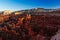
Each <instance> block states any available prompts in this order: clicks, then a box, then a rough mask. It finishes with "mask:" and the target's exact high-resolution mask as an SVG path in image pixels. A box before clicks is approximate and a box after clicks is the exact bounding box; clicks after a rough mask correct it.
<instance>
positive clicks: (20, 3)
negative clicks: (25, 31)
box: [0, 0, 60, 11]
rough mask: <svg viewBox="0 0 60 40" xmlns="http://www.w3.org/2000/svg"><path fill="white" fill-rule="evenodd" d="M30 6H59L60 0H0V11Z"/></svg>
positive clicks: (51, 7) (30, 7)
mask: <svg viewBox="0 0 60 40" xmlns="http://www.w3.org/2000/svg"><path fill="white" fill-rule="evenodd" d="M32 8H47V9H53V8H60V0H0V11H4V10H13V11H15V10H24V9H32Z"/></svg>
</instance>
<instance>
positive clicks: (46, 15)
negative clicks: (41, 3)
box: [0, 8, 60, 40]
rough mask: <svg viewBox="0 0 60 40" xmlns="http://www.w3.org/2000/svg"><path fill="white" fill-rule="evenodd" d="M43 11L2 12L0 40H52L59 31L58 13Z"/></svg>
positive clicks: (59, 15) (39, 9)
mask: <svg viewBox="0 0 60 40" xmlns="http://www.w3.org/2000/svg"><path fill="white" fill-rule="evenodd" d="M44 10H45V9H41V8H38V9H37V8H36V9H29V10H22V11H15V12H9V11H6V12H5V13H4V12H3V13H2V14H0V39H1V40H53V38H54V36H55V35H57V34H58V33H57V32H58V31H59V30H60V11H55V10H48V9H46V10H45V11H44ZM59 32H60V31H59ZM56 37H57V36H56ZM58 38H60V37H59V36H58ZM58 38H56V40H58Z"/></svg>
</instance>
